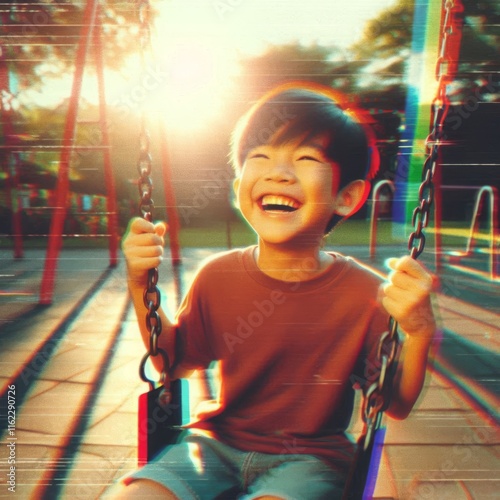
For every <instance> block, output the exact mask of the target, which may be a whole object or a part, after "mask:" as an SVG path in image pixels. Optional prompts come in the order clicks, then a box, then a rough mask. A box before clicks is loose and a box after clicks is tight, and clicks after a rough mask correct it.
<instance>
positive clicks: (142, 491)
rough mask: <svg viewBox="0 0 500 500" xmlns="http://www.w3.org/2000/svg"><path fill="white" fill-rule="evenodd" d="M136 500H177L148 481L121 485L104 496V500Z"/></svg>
mask: <svg viewBox="0 0 500 500" xmlns="http://www.w3.org/2000/svg"><path fill="white" fill-rule="evenodd" d="M137 498H141V499H142V498H144V499H148V498H161V499H162V500H179V499H178V498H177V497H176V496H175V495H174V494H173V493H172V492H171V491H170V490H168V489H167V488H165V486H162V485H161V484H158V483H156V482H155V481H151V480H149V479H136V480H135V481H132V482H131V483H130V484H128V485H125V484H123V483H122V484H121V485H120V486H117V487H116V488H114V489H112V490H110V492H109V493H108V494H106V495H105V496H104V499H105V500H129V499H130V500H131V499H137Z"/></svg>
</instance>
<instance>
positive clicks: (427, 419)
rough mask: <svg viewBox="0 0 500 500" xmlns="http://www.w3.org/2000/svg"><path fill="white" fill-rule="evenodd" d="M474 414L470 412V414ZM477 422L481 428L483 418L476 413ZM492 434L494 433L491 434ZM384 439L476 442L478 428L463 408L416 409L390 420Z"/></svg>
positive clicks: (387, 440)
mask: <svg viewBox="0 0 500 500" xmlns="http://www.w3.org/2000/svg"><path fill="white" fill-rule="evenodd" d="M472 415H473V414H469V416H471V417H472ZM476 426H478V428H479V429H480V430H481V432H483V433H484V432H491V430H489V429H487V430H486V431H485V430H484V429H483V426H484V422H483V421H482V420H481V419H479V418H478V417H476ZM492 435H493V434H492ZM385 442H386V443H387V444H392V443H400V444H421V445H426V444H443V445H446V444H455V443H457V442H461V443H464V444H477V443H478V437H477V429H476V428H475V427H474V426H472V425H471V421H470V420H469V419H465V418H464V414H463V412H461V411H459V412H456V411H453V410H450V411H447V412H446V413H445V412H442V411H439V412H418V413H417V412H416V413H414V414H411V416H410V417H408V418H407V419H406V420H390V423H389V425H388V426H387V434H386V439H385Z"/></svg>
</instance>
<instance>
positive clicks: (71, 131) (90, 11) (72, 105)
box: [39, 0, 118, 305]
mask: <svg viewBox="0 0 500 500" xmlns="http://www.w3.org/2000/svg"><path fill="white" fill-rule="evenodd" d="M98 8H99V0H88V1H87V3H86V6H85V10H84V13H83V19H82V29H81V32H80V37H79V42H78V47H77V51H76V57H75V71H74V74H73V84H72V88H71V96H70V99H69V104H68V111H67V114H66V122H65V127H64V133H63V139H62V145H61V154H60V157H59V167H58V177H57V185H56V189H55V206H54V212H53V215H52V219H51V224H50V233H49V241H48V245H47V252H46V257H45V266H44V273H43V277H42V283H41V287H40V297H39V304H41V305H50V304H51V303H52V297H53V294H54V288H55V279H56V274H57V264H58V259H59V253H60V250H61V246H62V237H63V231H64V222H65V219H66V214H67V209H68V195H69V171H70V164H71V157H72V154H73V152H74V148H75V133H76V124H77V115H78V105H79V101H80V95H81V90H82V82H83V74H84V70H85V63H86V60H87V56H88V53H89V47H90V45H91V41H94V49H95V62H96V68H97V79H98V80H97V82H98V93H99V120H98V124H99V127H100V132H101V136H102V139H101V142H102V145H103V146H104V147H98V146H96V147H93V146H91V147H90V148H88V149H102V150H103V152H104V175H105V183H106V191H107V212H108V213H107V215H108V233H109V238H110V241H109V251H110V266H114V265H116V262H117V248H118V237H117V233H118V231H117V222H116V201H115V186H114V179H113V173H112V168H111V157H110V151H109V135H108V131H107V122H106V114H105V97H104V77H103V71H104V70H103V63H102V45H101V40H100V37H101V30H100V27H101V26H100V21H99V20H98V17H97V16H98Z"/></svg>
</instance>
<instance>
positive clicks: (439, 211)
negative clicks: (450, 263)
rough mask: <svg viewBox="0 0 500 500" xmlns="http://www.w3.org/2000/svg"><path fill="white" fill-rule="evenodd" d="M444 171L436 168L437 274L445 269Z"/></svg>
mask: <svg viewBox="0 0 500 500" xmlns="http://www.w3.org/2000/svg"><path fill="white" fill-rule="evenodd" d="M441 157H442V154H441V151H440V152H439V159H438V166H439V165H441ZM442 178H443V174H442V169H441V168H436V170H435V171H434V178H433V182H434V265H435V266H436V273H439V272H441V271H442V269H443V262H442V259H441V257H442V254H443V238H442V235H441V227H442V220H443V196H442V193H441V189H442Z"/></svg>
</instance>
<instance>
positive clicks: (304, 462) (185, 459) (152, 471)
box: [124, 432, 345, 500]
mask: <svg viewBox="0 0 500 500" xmlns="http://www.w3.org/2000/svg"><path fill="white" fill-rule="evenodd" d="M137 479H149V480H152V481H155V482H157V483H160V484H162V485H163V486H165V487H166V488H168V489H169V490H170V491H172V492H173V493H174V494H175V495H176V496H177V498H179V499H180V500H223V499H224V500H235V499H238V500H250V499H254V498H258V497H260V496H264V495H273V496H277V497H279V498H283V499H284V500H305V499H307V500H335V499H338V498H340V497H341V496H342V491H343V486H344V482H345V477H344V476H343V474H341V473H337V472H336V471H335V470H334V469H332V468H331V467H329V466H328V465H327V464H326V463H325V462H323V461H322V460H320V459H319V458H317V457H314V456H312V455H297V454H281V455H269V454H265V453H257V452H246V451H241V450H237V449H235V448H232V447H230V446H228V445H226V444H224V443H221V442H220V441H218V440H216V439H212V438H210V437H207V436H204V435H200V434H195V433H192V432H190V433H185V434H184V435H183V436H182V438H181V440H180V441H179V442H178V443H177V444H174V445H171V446H168V447H167V448H165V450H164V451H163V452H162V453H160V455H159V456H158V457H157V458H156V459H155V460H153V461H152V462H150V463H148V464H146V465H145V466H144V467H142V468H141V469H139V470H137V471H136V472H134V473H132V474H130V475H128V476H127V477H126V478H125V479H124V482H125V484H130V483H131V482H132V481H134V480H137Z"/></svg>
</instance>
